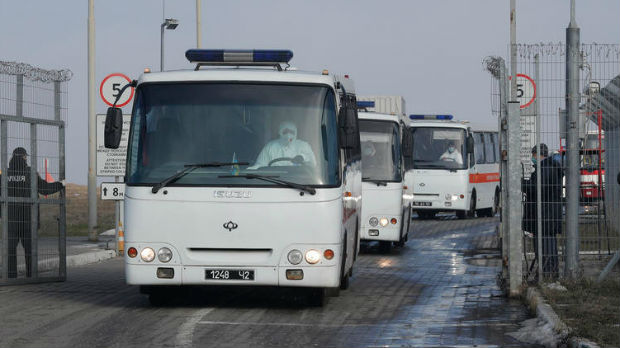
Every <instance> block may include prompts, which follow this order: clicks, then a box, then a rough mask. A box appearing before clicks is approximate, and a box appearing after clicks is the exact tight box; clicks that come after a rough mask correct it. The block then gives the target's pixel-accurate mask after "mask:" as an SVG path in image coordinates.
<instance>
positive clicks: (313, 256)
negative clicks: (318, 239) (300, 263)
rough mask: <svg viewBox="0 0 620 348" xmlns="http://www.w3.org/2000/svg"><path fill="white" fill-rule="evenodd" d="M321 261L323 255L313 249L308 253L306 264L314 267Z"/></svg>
mask: <svg viewBox="0 0 620 348" xmlns="http://www.w3.org/2000/svg"><path fill="white" fill-rule="evenodd" d="M320 260H321V253H320V252H318V251H317V250H314V249H312V250H308V251H307V252H306V262H308V263H309V264H311V265H314V264H315V263H317V262H319V261H320Z"/></svg>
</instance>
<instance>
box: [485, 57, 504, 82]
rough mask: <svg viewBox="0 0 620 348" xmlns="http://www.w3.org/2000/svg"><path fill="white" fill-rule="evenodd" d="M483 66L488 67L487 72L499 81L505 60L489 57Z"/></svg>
mask: <svg viewBox="0 0 620 348" xmlns="http://www.w3.org/2000/svg"><path fill="white" fill-rule="evenodd" d="M482 64H483V65H484V66H485V67H486V69H487V71H488V72H490V73H491V75H493V77H495V78H496V79H499V77H500V71H501V66H502V65H503V64H504V59H503V58H502V57H498V56H488V57H486V58H484V60H483V61H482Z"/></svg>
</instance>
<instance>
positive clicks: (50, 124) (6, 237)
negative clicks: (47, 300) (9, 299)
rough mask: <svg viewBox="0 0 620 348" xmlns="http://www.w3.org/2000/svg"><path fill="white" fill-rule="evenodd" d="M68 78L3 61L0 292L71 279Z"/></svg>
mask: <svg viewBox="0 0 620 348" xmlns="http://www.w3.org/2000/svg"><path fill="white" fill-rule="evenodd" d="M71 77H72V73H71V71H69V70H43V69H39V68H35V67H33V66H30V65H28V64H22V63H15V62H3V61H0V162H1V163H0V169H1V174H0V185H1V186H0V203H1V209H0V213H1V216H0V222H1V223H0V284H4V285H6V284H19V283H29V282H41V281H59V280H64V279H65V278H66V238H65V237H66V206H65V191H64V188H62V184H60V183H59V181H60V180H62V179H64V178H65V126H66V119H67V81H69V80H70V79H71Z"/></svg>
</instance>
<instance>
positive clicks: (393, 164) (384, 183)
mask: <svg viewBox="0 0 620 348" xmlns="http://www.w3.org/2000/svg"><path fill="white" fill-rule="evenodd" d="M367 104H374V102H359V101H358V107H364V106H365V105H367ZM359 120H360V121H359V123H360V138H361V141H362V197H363V198H364V200H363V202H364V203H363V204H362V232H361V239H362V240H367V241H379V245H380V248H381V249H382V251H383V252H388V251H389V250H390V249H391V247H392V244H394V245H396V246H401V247H402V246H404V245H405V243H406V241H407V231H409V221H410V220H411V218H410V217H411V210H410V209H407V207H406V206H405V205H404V204H403V173H404V171H403V169H404V167H403V158H402V150H401V127H400V124H399V121H400V120H399V117H398V116H397V115H387V114H380V113H374V112H359Z"/></svg>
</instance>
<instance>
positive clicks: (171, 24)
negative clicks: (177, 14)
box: [159, 18, 179, 71]
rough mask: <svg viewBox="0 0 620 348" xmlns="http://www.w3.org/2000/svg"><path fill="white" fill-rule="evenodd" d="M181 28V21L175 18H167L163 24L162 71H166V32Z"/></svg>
mask: <svg viewBox="0 0 620 348" xmlns="http://www.w3.org/2000/svg"><path fill="white" fill-rule="evenodd" d="M178 26H179V21H178V20H176V19H174V18H166V19H165V20H164V22H163V23H162V24H161V47H160V54H161V60H160V68H159V70H160V71H164V30H165V29H168V30H174V29H176V28H177V27H178Z"/></svg>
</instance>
